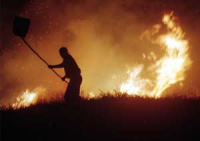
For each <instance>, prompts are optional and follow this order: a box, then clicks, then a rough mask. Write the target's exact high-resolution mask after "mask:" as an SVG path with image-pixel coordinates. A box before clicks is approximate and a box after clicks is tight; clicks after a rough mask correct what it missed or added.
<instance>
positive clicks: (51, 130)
mask: <svg viewBox="0 0 200 141" xmlns="http://www.w3.org/2000/svg"><path fill="white" fill-rule="evenodd" d="M1 115H2V139H3V140H13V139H15V140H20V141H21V140H34V141H38V140H54V141H55V140H59V141H60V140H67V139H68V140H75V139H79V140H80V139H82V140H83V139H88V140H97V139H98V140H106V139H109V140H122V139H123V140H127V139H134V140H136V141H137V140H162V141H163V140H167V141H169V140H176V141H178V140H192V141H194V140H198V139H200V135H199V133H200V100H198V99H187V98H162V99H151V98H141V97H134V98H128V97H125V96H121V97H119V98H113V97H105V98H102V99H97V100H90V101H86V100H83V101H80V102H74V103H64V102H57V103H50V104H39V105H35V106H31V107H29V108H24V109H19V110H12V109H10V110H6V111H1Z"/></svg>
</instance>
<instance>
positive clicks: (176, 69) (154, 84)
mask: <svg viewBox="0 0 200 141" xmlns="http://www.w3.org/2000/svg"><path fill="white" fill-rule="evenodd" d="M162 24H163V25H164V26H165V27H166V29H167V33H166V34H162V35H158V37H157V38H156V40H154V41H153V43H155V44H158V45H160V46H161V47H162V48H163V49H164V55H163V57H161V58H160V59H158V60H156V59H157V57H154V58H155V63H154V64H153V65H151V66H150V67H149V68H153V69H152V70H151V71H153V72H154V74H155V75H156V77H155V79H143V78H141V76H140V74H141V72H142V71H143V68H144V67H141V65H138V66H136V67H134V68H133V70H132V71H131V72H130V70H129V78H128V80H127V81H126V82H124V83H122V85H121V87H120V91H121V92H123V93H124V92H125V93H128V94H129V95H140V96H143V95H146V96H150V97H160V96H161V95H162V93H163V92H164V91H165V90H166V89H167V88H169V87H170V85H172V84H175V83H177V82H180V81H183V80H184V78H185V72H186V70H188V69H189V68H190V66H191V63H192V62H191V60H190V58H189V55H188V48H189V45H188V41H187V40H185V39H184V35H185V34H184V32H183V31H182V29H181V27H180V26H179V25H178V24H177V23H175V17H174V16H173V13H170V14H165V15H164V16H163V19H162ZM154 27H156V28H154V30H152V31H148V33H149V32H150V34H149V35H155V34H157V33H159V29H160V27H161V25H159V26H158V25H157V26H154ZM143 58H146V55H145V54H143Z"/></svg>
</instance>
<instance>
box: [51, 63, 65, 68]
mask: <svg viewBox="0 0 200 141" xmlns="http://www.w3.org/2000/svg"><path fill="white" fill-rule="evenodd" d="M48 67H49V68H50V69H53V68H63V67H64V65H63V63H61V64H58V65H48Z"/></svg>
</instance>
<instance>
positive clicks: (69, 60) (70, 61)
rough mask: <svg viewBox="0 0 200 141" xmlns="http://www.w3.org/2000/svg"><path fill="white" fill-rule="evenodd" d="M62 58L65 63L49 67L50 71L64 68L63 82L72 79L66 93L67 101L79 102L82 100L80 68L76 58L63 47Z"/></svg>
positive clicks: (61, 50)
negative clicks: (80, 94)
mask: <svg viewBox="0 0 200 141" xmlns="http://www.w3.org/2000/svg"><path fill="white" fill-rule="evenodd" d="M59 52H60V56H61V57H62V58H63V62H62V63H61V64H58V65H48V67H49V68H50V69H53V68H64V70H65V76H64V77H62V80H63V81H65V79H66V78H69V79H70V82H69V84H68V87H67V90H66V92H65V96H64V98H65V101H77V100H80V96H79V93H80V85H81V83H82V76H81V70H80V68H79V67H78V65H77V63H76V61H75V60H74V58H73V57H72V56H71V55H70V54H69V53H68V50H67V48H65V47H61V48H60V50H59Z"/></svg>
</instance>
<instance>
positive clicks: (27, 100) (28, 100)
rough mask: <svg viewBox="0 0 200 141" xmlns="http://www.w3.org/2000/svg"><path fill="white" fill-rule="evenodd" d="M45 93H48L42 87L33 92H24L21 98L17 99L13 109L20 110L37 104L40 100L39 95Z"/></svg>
mask: <svg viewBox="0 0 200 141" xmlns="http://www.w3.org/2000/svg"><path fill="white" fill-rule="evenodd" d="M44 91H46V89H45V88H42V87H38V88H36V89H34V90H33V91H30V90H29V89H27V90H26V91H25V92H22V95H21V96H18V97H17V99H16V102H14V103H13V104H12V108H13V109H19V108H21V107H28V106H30V105H34V104H36V103H37V102H38V100H39V95H41V94H43V93H44Z"/></svg>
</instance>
